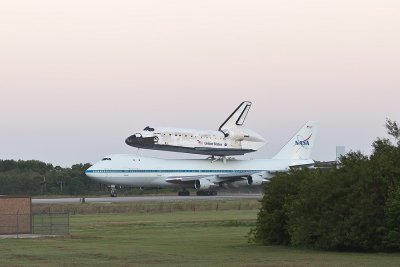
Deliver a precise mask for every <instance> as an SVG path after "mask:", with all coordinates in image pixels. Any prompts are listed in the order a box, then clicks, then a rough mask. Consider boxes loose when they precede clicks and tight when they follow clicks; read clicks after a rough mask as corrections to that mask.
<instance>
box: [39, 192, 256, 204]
mask: <svg viewBox="0 0 400 267" xmlns="http://www.w3.org/2000/svg"><path fill="white" fill-rule="evenodd" d="M261 198H262V194H238V195H221V196H135V197H85V202H86V203H116V202H149V201H157V202H160V201H193V200H200V201H211V200H237V199H261ZM80 202H82V198H42V199H38V198H33V199H32V204H68V203H80Z"/></svg>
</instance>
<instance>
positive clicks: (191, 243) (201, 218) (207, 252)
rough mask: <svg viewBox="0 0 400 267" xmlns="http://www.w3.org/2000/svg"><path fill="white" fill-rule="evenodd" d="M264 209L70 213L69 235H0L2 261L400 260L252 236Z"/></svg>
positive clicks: (308, 262) (3, 263)
mask: <svg viewBox="0 0 400 267" xmlns="http://www.w3.org/2000/svg"><path fill="white" fill-rule="evenodd" d="M256 214H257V210H256V209H250V210H209V211H192V210H190V211H175V212H134V213H132V212H130V213H123V214H122V213H119V214H89V215H72V216H71V235H70V236H69V237H57V238H41V239H30V240H28V239H7V240H0V266H400V254H383V253H374V254H367V253H336V252H323V251H314V250H306V249H293V248H285V247H277V246H260V245H257V244H251V243H248V242H247V238H246V235H247V233H248V231H249V229H250V228H251V227H252V226H254V224H255V218H256Z"/></svg>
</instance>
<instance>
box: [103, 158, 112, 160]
mask: <svg viewBox="0 0 400 267" xmlns="http://www.w3.org/2000/svg"><path fill="white" fill-rule="evenodd" d="M102 160H111V158H103V159H102Z"/></svg>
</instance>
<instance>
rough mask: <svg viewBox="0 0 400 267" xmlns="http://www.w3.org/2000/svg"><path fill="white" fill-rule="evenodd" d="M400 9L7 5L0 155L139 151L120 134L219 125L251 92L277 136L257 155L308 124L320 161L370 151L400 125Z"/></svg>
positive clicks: (276, 3)
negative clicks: (342, 152) (314, 128)
mask: <svg viewBox="0 0 400 267" xmlns="http://www.w3.org/2000/svg"><path fill="white" fill-rule="evenodd" d="M399 14H400V1H398V0H392V1H390V0H379V1H377V0H374V1H371V0H335V1H331V0H319V1H317V0H313V1H312V0H308V1H307V0H262V1H253V0H252V1H244V0H240V1H238V0H236V1H235V0H212V1H208V0H202V1H191V0H175V1H173V0H172V1H165V0H150V1H149V0H146V1H133V0H126V1H122V0H112V1H111V0H108V1H104V0H79V1H74V0H72V1H71V0H68V1H57V0H35V1H31V0H25V1H21V0H13V1H2V2H1V3H0V92H1V105H0V123H1V128H0V129H1V131H0V158H1V159H38V160H42V161H45V162H50V163H53V164H60V165H62V166H70V165H71V164H74V163H80V162H82V163H83V162H91V163H94V162H96V161H97V160H99V159H100V158H101V157H103V156H104V155H107V154H112V153H136V152H137V150H136V149H134V148H132V147H129V146H127V145H126V144H125V143H124V140H125V138H126V137H127V136H129V135H131V134H132V133H134V132H137V131H139V130H141V129H143V128H144V127H145V126H147V125H150V126H175V127H186V128H203V129H217V128H218V127H219V125H220V124H221V122H223V121H224V119H225V118H226V117H227V116H228V115H229V114H230V113H231V112H232V110H233V109H234V108H235V107H236V106H237V105H238V104H239V103H240V102H241V101H243V100H250V101H252V102H253V106H252V109H251V110H250V113H249V115H248V118H247V121H246V123H245V126H246V127H247V128H250V129H253V130H255V131H257V132H258V133H260V134H261V135H262V136H264V137H265V138H266V139H267V140H269V144H268V145H267V146H265V147H264V148H263V149H261V150H260V151H258V152H256V153H253V154H252V155H251V154H249V157H258V158H262V157H271V156H273V155H274V154H275V153H276V152H277V151H278V150H279V149H280V147H282V146H283V145H284V144H285V143H286V141H288V139H290V137H291V136H292V135H293V134H294V133H295V132H296V131H297V130H298V128H300V127H301V126H302V125H303V124H304V123H305V122H306V121H307V120H318V121H319V122H320V132H319V136H318V139H317V143H316V147H315V151H314V153H313V156H314V158H315V159H317V160H333V159H334V158H335V147H336V145H345V146H346V148H347V149H353V150H361V151H363V152H365V153H370V151H371V148H370V145H371V142H372V141H373V140H374V139H375V138H376V137H377V136H384V135H385V129H384V123H385V118H386V117H389V118H391V119H393V120H397V121H400V107H399V100H400V15H399ZM140 154H141V155H145V156H146V155H147V156H158V157H167V158H168V157H174V158H178V157H187V156H185V155H180V154H176V153H168V152H148V151H144V150H141V152H140ZM193 157H196V156H193Z"/></svg>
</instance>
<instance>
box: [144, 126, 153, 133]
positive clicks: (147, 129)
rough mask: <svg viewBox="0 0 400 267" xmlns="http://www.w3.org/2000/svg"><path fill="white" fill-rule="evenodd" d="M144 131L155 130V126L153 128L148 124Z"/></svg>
mask: <svg viewBox="0 0 400 267" xmlns="http://www.w3.org/2000/svg"><path fill="white" fill-rule="evenodd" d="M143 131H149V132H154V128H151V127H150V126H147V127H146V128H144V129H143Z"/></svg>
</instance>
